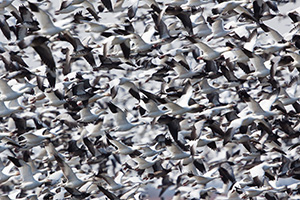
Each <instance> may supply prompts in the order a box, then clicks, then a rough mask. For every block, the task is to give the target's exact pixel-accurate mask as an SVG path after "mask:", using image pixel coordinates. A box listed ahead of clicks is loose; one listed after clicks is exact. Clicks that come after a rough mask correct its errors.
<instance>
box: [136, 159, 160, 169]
mask: <svg viewBox="0 0 300 200" xmlns="http://www.w3.org/2000/svg"><path fill="white" fill-rule="evenodd" d="M132 159H133V160H134V161H136V162H137V163H138V166H137V167H136V168H137V169H141V170H143V169H147V168H150V167H152V166H153V165H154V164H155V161H147V160H146V159H145V158H143V157H141V156H134V157H133V158H132Z"/></svg>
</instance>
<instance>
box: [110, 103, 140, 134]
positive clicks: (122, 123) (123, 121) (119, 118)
mask: <svg viewBox="0 0 300 200" xmlns="http://www.w3.org/2000/svg"><path fill="white" fill-rule="evenodd" d="M107 105H108V107H109V109H110V111H111V112H112V113H113V114H114V118H115V121H116V124H117V127H116V128H114V129H113V130H115V131H128V130H130V129H132V128H133V127H136V126H139V125H142V124H144V122H140V123H134V124H133V123H130V122H129V121H128V120H127V118H126V113H125V112H123V111H122V110H121V109H120V108H119V107H117V106H116V105H114V104H113V103H111V102H109V103H107Z"/></svg>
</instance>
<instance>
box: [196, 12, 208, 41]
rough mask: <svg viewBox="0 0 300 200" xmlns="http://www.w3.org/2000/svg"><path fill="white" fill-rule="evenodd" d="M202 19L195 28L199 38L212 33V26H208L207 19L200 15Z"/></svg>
mask: <svg viewBox="0 0 300 200" xmlns="http://www.w3.org/2000/svg"><path fill="white" fill-rule="evenodd" d="M200 18H201V19H202V20H201V22H200V23H198V24H196V27H195V28H194V29H195V31H194V32H195V33H196V34H195V35H196V36H198V37H199V38H206V37H207V36H209V35H210V34H212V30H211V28H210V27H209V26H208V24H207V22H206V21H205V19H204V17H203V16H201V17H200Z"/></svg>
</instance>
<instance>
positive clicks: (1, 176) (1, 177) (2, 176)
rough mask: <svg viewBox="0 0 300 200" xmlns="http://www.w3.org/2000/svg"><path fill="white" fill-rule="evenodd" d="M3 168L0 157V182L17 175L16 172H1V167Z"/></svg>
mask: <svg viewBox="0 0 300 200" xmlns="http://www.w3.org/2000/svg"><path fill="white" fill-rule="evenodd" d="M4 168H5V166H4V164H3V162H2V160H1V159H0V184H2V183H4V182H5V181H7V180H8V179H9V178H10V177H12V176H14V175H18V174H17V173H14V174H5V173H3V169H4Z"/></svg>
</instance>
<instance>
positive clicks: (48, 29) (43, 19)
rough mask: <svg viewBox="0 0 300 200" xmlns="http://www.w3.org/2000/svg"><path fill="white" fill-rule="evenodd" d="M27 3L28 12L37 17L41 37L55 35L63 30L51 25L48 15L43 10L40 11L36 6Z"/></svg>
mask: <svg viewBox="0 0 300 200" xmlns="http://www.w3.org/2000/svg"><path fill="white" fill-rule="evenodd" d="M28 3H29V8H30V10H31V11H32V12H33V13H34V15H35V16H36V17H37V20H38V22H39V24H40V26H41V30H40V31H39V32H40V33H41V34H43V35H50V36H51V35H55V34H57V33H60V32H62V31H64V30H65V28H60V27H57V26H55V25H54V24H53V22H52V20H51V19H50V16H49V14H48V13H46V12H45V11H44V10H42V9H40V8H39V7H38V6H37V5H36V4H34V3H30V2H28Z"/></svg>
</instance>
